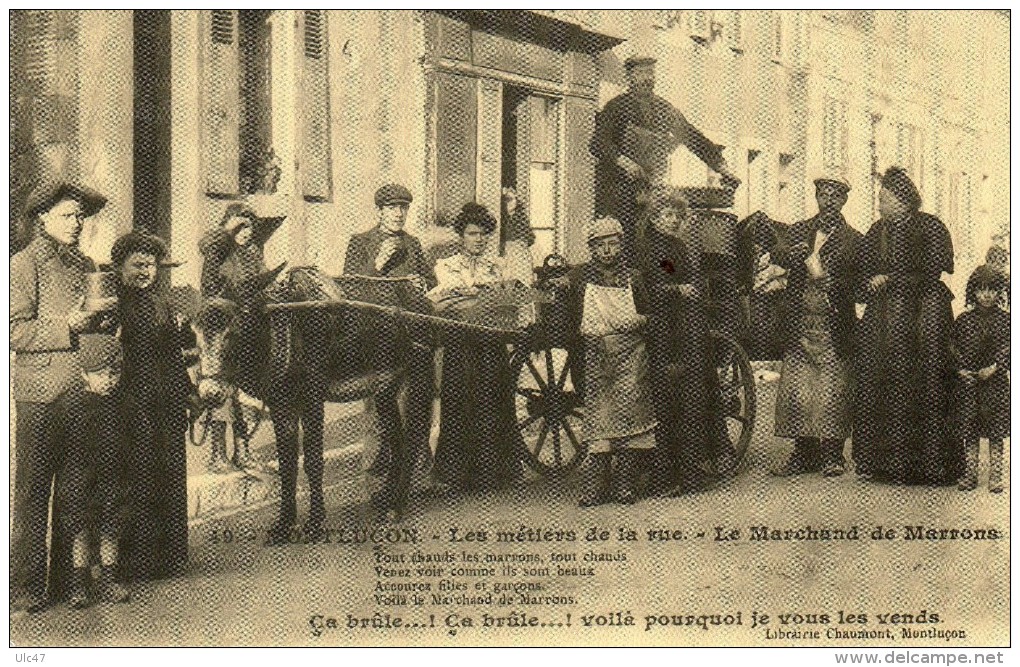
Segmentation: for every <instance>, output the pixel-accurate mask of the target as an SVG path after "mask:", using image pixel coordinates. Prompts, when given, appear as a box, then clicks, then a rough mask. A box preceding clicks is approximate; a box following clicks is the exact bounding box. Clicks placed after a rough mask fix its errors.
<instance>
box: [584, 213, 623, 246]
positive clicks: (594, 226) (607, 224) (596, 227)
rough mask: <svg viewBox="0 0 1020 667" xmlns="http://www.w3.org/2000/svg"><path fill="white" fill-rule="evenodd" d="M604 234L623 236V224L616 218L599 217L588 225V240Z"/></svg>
mask: <svg viewBox="0 0 1020 667" xmlns="http://www.w3.org/2000/svg"><path fill="white" fill-rule="evenodd" d="M604 236H623V225H622V224H620V221H619V220H617V219H616V218H599V219H598V220H595V221H593V222H592V223H591V224H590V225H588V241H594V240H595V239H600V238H602V237H604Z"/></svg>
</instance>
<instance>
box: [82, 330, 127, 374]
mask: <svg viewBox="0 0 1020 667" xmlns="http://www.w3.org/2000/svg"><path fill="white" fill-rule="evenodd" d="M78 345H79V347H78V360H79V362H80V363H81V367H82V369H83V370H85V371H86V372H89V373H92V372H95V371H100V370H103V369H104V368H111V367H115V368H118V369H119V368H120V366H121V362H122V361H123V358H124V353H123V352H122V350H121V347H120V341H119V340H118V339H117V337H116V336H111V335H109V334H84V335H82V336H79V337H78Z"/></svg>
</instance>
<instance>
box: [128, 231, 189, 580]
mask: <svg viewBox="0 0 1020 667" xmlns="http://www.w3.org/2000/svg"><path fill="white" fill-rule="evenodd" d="M166 258H167V248H166V245H165V244H164V243H163V241H162V239H160V238H159V237H156V236H151V235H149V234H144V233H139V232H130V233H128V234H125V235H124V236H122V237H120V238H119V239H117V241H116V242H115V243H114V244H113V249H112V250H111V251H110V259H111V260H112V262H113V266H114V269H115V270H116V272H117V274H118V276H119V277H120V292H119V296H120V300H119V306H120V312H119V315H120V323H121V342H122V343H123V346H124V375H123V386H124V391H125V394H126V395H127V396H128V397H129V401H130V403H129V407H130V411H131V446H130V448H129V455H128V461H127V462H126V463H127V469H128V475H127V477H128V479H130V480H131V488H130V491H129V494H128V495H129V498H130V502H131V507H130V518H129V520H128V525H127V526H126V527H125V528H126V529H125V531H124V535H123V547H124V554H123V559H122V560H124V561H126V562H127V563H128V570H129V571H130V572H131V573H132V575H133V576H134V577H135V578H136V579H140V580H146V579H158V578H162V577H168V576H173V575H176V574H180V573H181V572H183V571H184V569H185V567H186V565H187V562H188V490H187V471H186V468H185V440H184V434H185V431H186V430H187V426H188V416H187V408H186V406H187V402H188V396H189V394H190V393H191V391H192V385H191V380H190V379H189V377H188V373H187V370H186V366H185V361H184V354H183V351H184V350H186V349H190V348H191V347H193V345H194V339H193V336H192V334H191V333H190V331H189V330H188V329H186V328H182V327H181V326H180V324H179V323H178V322H177V320H176V318H175V315H174V313H173V312H172V311H171V309H170V306H169V304H168V302H167V300H166V299H165V298H164V296H163V295H162V294H161V293H160V291H159V289H158V287H157V280H156V278H157V274H158V270H159V268H160V267H162V266H166V263H165V262H166Z"/></svg>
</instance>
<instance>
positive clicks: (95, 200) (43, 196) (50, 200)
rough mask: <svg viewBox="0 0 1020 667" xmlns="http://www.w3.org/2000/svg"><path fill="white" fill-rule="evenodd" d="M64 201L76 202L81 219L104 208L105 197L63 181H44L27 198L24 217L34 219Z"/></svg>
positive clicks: (89, 216)
mask: <svg viewBox="0 0 1020 667" xmlns="http://www.w3.org/2000/svg"><path fill="white" fill-rule="evenodd" d="M65 200H70V201H76V202H78V204H79V205H80V206H81V214H82V217H85V218H91V217H92V216H94V215H95V214H96V213H99V212H100V211H101V210H103V207H104V206H106V197H104V196H103V195H101V194H99V193H98V192H95V191H94V190H90V189H88V188H86V187H83V186H80V185H75V184H73V183H67V182H65V181H45V182H43V183H40V184H39V185H38V186H37V187H36V188H35V190H33V191H32V193H31V194H30V195H29V196H28V201H27V202H26V204H25V215H26V216H28V217H29V218H34V217H36V216H37V215H39V214H40V213H45V212H46V211H49V210H50V209H51V208H53V207H54V205H56V204H57V203H58V202H62V201H65Z"/></svg>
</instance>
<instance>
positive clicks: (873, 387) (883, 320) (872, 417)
mask: <svg viewBox="0 0 1020 667" xmlns="http://www.w3.org/2000/svg"><path fill="white" fill-rule="evenodd" d="M881 184H882V187H881V190H880V191H879V195H878V211H879V214H880V216H881V217H880V218H879V220H878V221H876V222H875V224H873V225H872V226H871V228H870V229H869V230H868V233H867V234H865V236H864V238H863V239H861V242H860V244H859V246H858V250H857V257H856V260H855V265H856V270H857V275H858V276H859V278H858V284H857V301H858V302H859V303H864V304H865V308H864V314H863V317H862V318H861V321H860V323H859V326H858V327H857V334H858V335H857V350H856V360H855V364H856V375H855V386H856V395H855V401H854V428H853V431H854V441H853V459H854V464H855V465H856V468H857V474H858V475H859V476H861V477H862V478H864V479H870V480H879V481H887V482H893V483H896V484H928V485H942V484H955V482H956V480H957V479H958V478H959V476H960V474H961V472H962V467H963V453H962V450H961V449H960V448H959V446H958V442H956V441H955V439H954V438H953V437H952V433H951V432H950V429H949V423H948V421H947V416H948V415H949V413H950V409H949V408H950V400H951V389H952V370H951V366H952V356H951V354H952V353H951V348H950V338H951V332H952V327H953V310H952V301H953V295H952V293H951V292H950V291H949V288H948V287H947V286H946V284H945V283H944V282H942V274H943V273H952V272H953V241H952V237H951V236H950V234H949V230H948V229H947V228H946V226H945V224H943V223H942V221H941V220H939V219H938V218H937V217H935V216H934V215H931V214H929V213H925V212H923V211H921V210H920V208H921V194H920V192H918V189H917V187H916V186H915V185H914V183H913V181H912V180H911V178H910V176H909V174H907V172H906V171H905V170H904V169H902V168H900V167H890V168H889V169H888V170H887V171H886V172H885V174H884V175H883V176H882V181H881Z"/></svg>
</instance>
